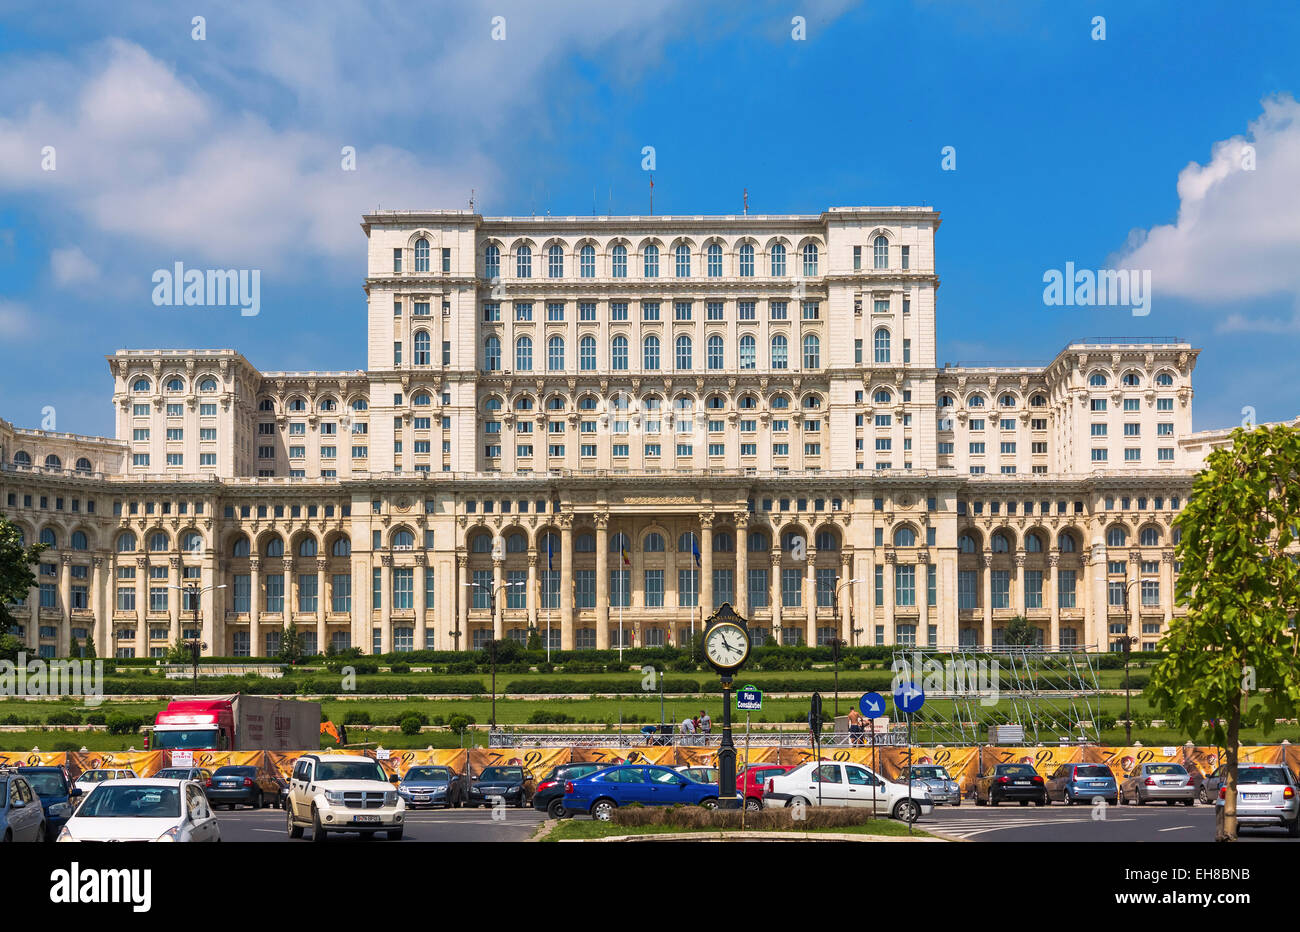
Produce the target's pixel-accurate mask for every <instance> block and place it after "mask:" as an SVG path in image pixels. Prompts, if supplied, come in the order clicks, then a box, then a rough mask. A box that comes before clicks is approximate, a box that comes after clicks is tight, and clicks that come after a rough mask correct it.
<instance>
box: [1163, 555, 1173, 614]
mask: <svg viewBox="0 0 1300 932" xmlns="http://www.w3.org/2000/svg"><path fill="white" fill-rule="evenodd" d="M1160 604H1161V606H1163V608H1164V612H1165V631H1166V632H1168V630H1169V623H1170V622H1171V621H1173V620H1174V551H1173V550H1162V551H1160Z"/></svg>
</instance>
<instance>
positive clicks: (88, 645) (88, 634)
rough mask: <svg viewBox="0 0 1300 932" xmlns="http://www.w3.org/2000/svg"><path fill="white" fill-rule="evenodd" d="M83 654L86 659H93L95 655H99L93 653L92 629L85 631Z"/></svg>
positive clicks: (93, 634) (93, 638)
mask: <svg viewBox="0 0 1300 932" xmlns="http://www.w3.org/2000/svg"><path fill="white" fill-rule="evenodd" d="M85 654H86V659H88V660H94V659H95V658H96V657H97V656H99V655H98V654H96V653H95V632H94V631H87V632H86V650H85Z"/></svg>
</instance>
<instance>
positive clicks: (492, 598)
mask: <svg viewBox="0 0 1300 932" xmlns="http://www.w3.org/2000/svg"><path fill="white" fill-rule="evenodd" d="M525 585H527V583H522V582H503V583H502V584H501V585H499V586H497V587H496V588H495V589H493V588H492V587H491V586H490V585H485V584H484V583H481V582H477V581H475V582H467V583H465V586H466V588H474V587H477V588H479V589H481V590H483V591H484V592H486V593H487V594H488V613H489V614H490V615H491V616H492V624H493V626H494V627H495V625H496V621H497V594H498V593H499V592H501V590H502V589H514V588H517V587H520V586H525ZM495 633H496V632H495V631H494V632H493V634H495ZM490 645H491V646H490V647H489V648H488V652H489V654H491V660H492V718H491V720H490V721H489V722H488V735H489V736H491V734H492V732H494V731H496V728H497V641H496V638H495V637H493V638H492V640H491V642H490ZM489 740H490V737H489Z"/></svg>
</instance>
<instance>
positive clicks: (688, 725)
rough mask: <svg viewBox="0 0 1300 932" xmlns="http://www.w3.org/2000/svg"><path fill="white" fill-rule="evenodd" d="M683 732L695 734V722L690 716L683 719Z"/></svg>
mask: <svg viewBox="0 0 1300 932" xmlns="http://www.w3.org/2000/svg"><path fill="white" fill-rule="evenodd" d="M682 734H684V735H693V734H695V722H694V721H692V720H691V719H689V718H684V719H682Z"/></svg>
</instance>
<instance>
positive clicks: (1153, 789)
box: [1119, 763, 1196, 806]
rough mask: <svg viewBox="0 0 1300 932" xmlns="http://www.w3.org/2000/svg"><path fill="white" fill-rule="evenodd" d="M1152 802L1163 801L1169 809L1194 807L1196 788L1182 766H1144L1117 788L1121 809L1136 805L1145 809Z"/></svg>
mask: <svg viewBox="0 0 1300 932" xmlns="http://www.w3.org/2000/svg"><path fill="white" fill-rule="evenodd" d="M1153 800H1154V801H1156V802H1159V801H1160V800H1164V801H1165V802H1166V803H1168V804H1169V805H1171V806H1175V805H1177V804H1178V803H1183V804H1184V805H1187V806H1194V805H1196V787H1195V786H1194V785H1193V784H1192V775H1191V774H1190V773H1188V772H1187V768H1186V767H1184V766H1183V765H1182V764H1156V763H1152V764H1143V765H1142V766H1141V767H1139V768H1138V769H1137V771H1136V772H1135V773H1134V774H1133V776H1131V777H1129V778H1128V779H1127V780H1125V781H1124V782H1123V783H1121V784H1120V785H1119V801H1120V804H1121V805H1125V806H1126V805H1128V804H1129V803H1130V802H1134V801H1136V802H1137V804H1138V805H1139V806H1144V805H1146V804H1147V803H1148V802H1151V801H1153Z"/></svg>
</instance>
